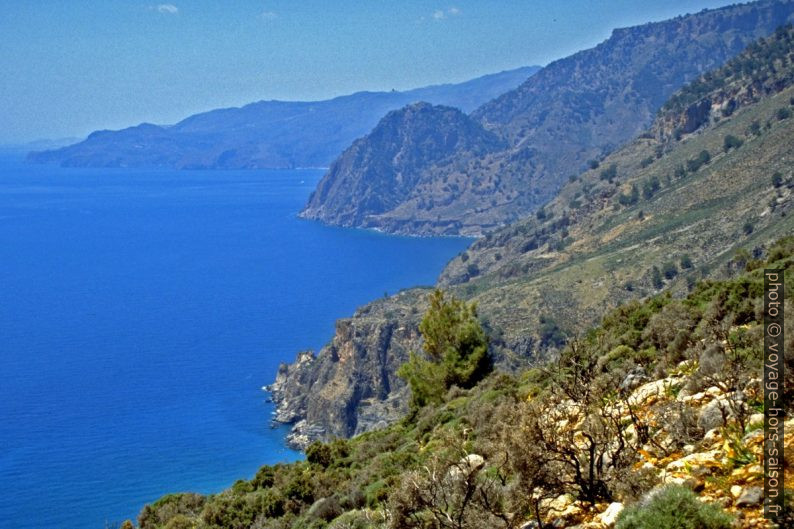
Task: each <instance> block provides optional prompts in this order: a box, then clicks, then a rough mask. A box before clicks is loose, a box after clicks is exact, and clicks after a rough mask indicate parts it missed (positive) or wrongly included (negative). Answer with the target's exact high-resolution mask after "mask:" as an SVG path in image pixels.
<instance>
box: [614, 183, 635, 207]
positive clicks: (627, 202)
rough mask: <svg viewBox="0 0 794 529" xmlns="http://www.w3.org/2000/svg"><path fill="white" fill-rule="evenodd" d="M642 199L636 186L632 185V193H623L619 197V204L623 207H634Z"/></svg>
mask: <svg viewBox="0 0 794 529" xmlns="http://www.w3.org/2000/svg"><path fill="white" fill-rule="evenodd" d="M639 199H640V192H639V191H638V190H637V186H636V185H635V184H632V185H631V191H630V192H629V193H628V194H624V193H621V194H620V195H618V202H619V203H620V204H621V205H623V206H632V205H634V204H636V203H637V202H638V201H639Z"/></svg>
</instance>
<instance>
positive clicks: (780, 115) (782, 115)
mask: <svg viewBox="0 0 794 529" xmlns="http://www.w3.org/2000/svg"><path fill="white" fill-rule="evenodd" d="M775 117H776V118H777V119H779V120H780V121H783V120H784V119H788V118H790V117H791V110H789V109H787V108H779V109H777V112H776V113H775Z"/></svg>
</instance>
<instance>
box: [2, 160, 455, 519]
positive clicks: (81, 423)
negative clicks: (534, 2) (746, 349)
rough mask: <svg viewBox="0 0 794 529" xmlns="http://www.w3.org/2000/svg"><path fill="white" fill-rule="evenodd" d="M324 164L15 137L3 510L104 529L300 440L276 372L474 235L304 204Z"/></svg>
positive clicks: (210, 488) (7, 262)
mask: <svg viewBox="0 0 794 529" xmlns="http://www.w3.org/2000/svg"><path fill="white" fill-rule="evenodd" d="M321 176H322V171H321V170H312V169H305V170H250V171H173V170H140V169H85V168H60V167H55V166H49V165H33V164H28V163H26V162H25V161H24V158H23V156H22V155H21V154H20V153H17V152H11V153H6V152H4V153H2V154H0V527H1V528H4V529H33V528H36V529H38V528H49V529H52V528H68V529H82V528H86V529H88V528H91V529H104V528H106V527H117V526H118V525H119V523H120V522H121V521H123V520H124V519H127V518H131V519H133V520H134V519H135V517H136V515H137V513H138V512H139V511H140V509H141V508H142V507H143V505H144V504H146V503H147V502H152V501H154V500H156V499H157V498H159V497H160V496H162V495H163V494H166V493H170V492H180V491H193V492H198V493H203V494H208V493H215V492H219V491H221V490H223V489H224V488H226V487H228V486H230V485H231V484H233V483H234V482H235V481H236V480H237V479H245V478H249V479H250V478H251V477H252V476H253V475H254V474H255V472H256V470H257V469H258V468H259V467H260V466H261V465H264V464H273V463H277V462H286V461H293V460H296V459H299V458H301V457H302V455H301V454H300V453H297V452H294V451H291V450H289V449H288V448H286V447H285V444H284V435H285V433H286V431H285V428H284V427H274V426H273V425H272V424H271V420H270V419H271V414H272V411H273V406H272V404H271V403H269V402H268V398H267V397H268V396H267V393H265V392H264V391H263V390H262V386H264V385H266V384H269V383H270V382H272V381H273V379H274V377H275V374H276V371H277V369H278V365H279V363H280V362H285V361H291V360H293V359H294V358H295V355H296V354H297V353H298V352H299V351H302V350H306V349H314V350H318V349H319V348H320V347H322V346H323V345H324V344H325V343H326V342H327V341H328V340H329V339H330V338H331V336H332V335H333V329H334V322H335V320H336V319H337V318H341V317H347V316H350V315H351V314H352V313H353V312H354V311H355V309H356V307H358V306H360V305H362V304H364V303H366V302H367V301H369V300H372V299H374V298H376V297H379V296H384V295H388V294H391V293H394V292H396V291H398V290H399V289H401V288H406V287H410V286H414V285H423V284H424V285H429V284H433V283H434V282H435V279H436V277H437V276H438V274H439V272H440V271H441V269H442V268H443V266H444V264H445V263H446V262H447V261H448V260H449V259H450V258H452V257H453V256H454V255H456V254H457V253H459V252H460V251H462V250H463V249H464V248H465V247H466V246H467V245H468V244H469V243H470V240H468V239H464V238H410V237H396V236H388V235H383V234H380V233H375V232H372V231H365V230H354V229H342V228H335V227H329V226H324V225H322V224H319V223H317V222H311V221H305V220H301V219H298V218H297V216H296V215H297V213H298V211H299V210H300V208H301V207H302V205H303V204H304V203H305V202H306V200H307V198H308V196H309V194H310V193H311V191H312V190H313V189H314V187H315V184H316V183H317V182H318V180H319V179H320V177H321Z"/></svg>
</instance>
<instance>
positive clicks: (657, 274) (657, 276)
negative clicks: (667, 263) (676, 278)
mask: <svg viewBox="0 0 794 529" xmlns="http://www.w3.org/2000/svg"><path fill="white" fill-rule="evenodd" d="M651 285H653V288H655V289H656V290H659V289H660V288H662V287H663V286H664V281H663V280H662V272H661V270H659V267H656V266H654V267H653V268H651Z"/></svg>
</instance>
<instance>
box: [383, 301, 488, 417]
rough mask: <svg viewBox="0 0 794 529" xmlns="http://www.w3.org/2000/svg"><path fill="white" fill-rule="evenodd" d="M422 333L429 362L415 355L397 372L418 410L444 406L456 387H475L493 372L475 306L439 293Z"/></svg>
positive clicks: (423, 320) (427, 316) (425, 318)
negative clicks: (431, 405) (433, 405)
mask: <svg viewBox="0 0 794 529" xmlns="http://www.w3.org/2000/svg"><path fill="white" fill-rule="evenodd" d="M419 331H420V332H421V333H422V337H423V338H424V350H425V353H426V355H427V358H426V359H425V358H422V357H420V356H419V355H417V354H416V353H413V352H412V353H411V355H410V359H409V360H408V362H406V363H405V364H403V365H402V366H401V367H400V369H399V370H398V371H397V374H398V375H399V376H400V377H402V378H403V379H405V380H406V382H408V385H409V386H410V388H411V399H412V400H411V404H412V406H413V407H414V409H418V408H421V407H423V406H425V405H426V404H429V403H431V402H441V400H442V398H443V396H444V393H446V391H447V389H449V388H450V387H452V386H453V385H456V386H460V387H463V388H469V387H472V386H474V385H475V384H476V383H477V382H479V381H480V380H481V379H482V378H483V377H484V376H485V375H487V374H488V373H489V372H490V370H491V359H490V356H489V355H488V337H487V336H486V335H485V331H483V328H482V325H480V322H479V321H478V320H477V308H476V305H475V304H473V303H466V302H464V301H461V300H459V299H456V298H452V297H450V298H447V297H446V296H445V295H444V293H443V292H442V291H441V290H438V289H436V290H435V291H434V292H433V293H432V294H431V295H430V308H429V309H428V310H427V313H426V314H425V317H424V318H423V319H422V323H421V324H420V325H419Z"/></svg>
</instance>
